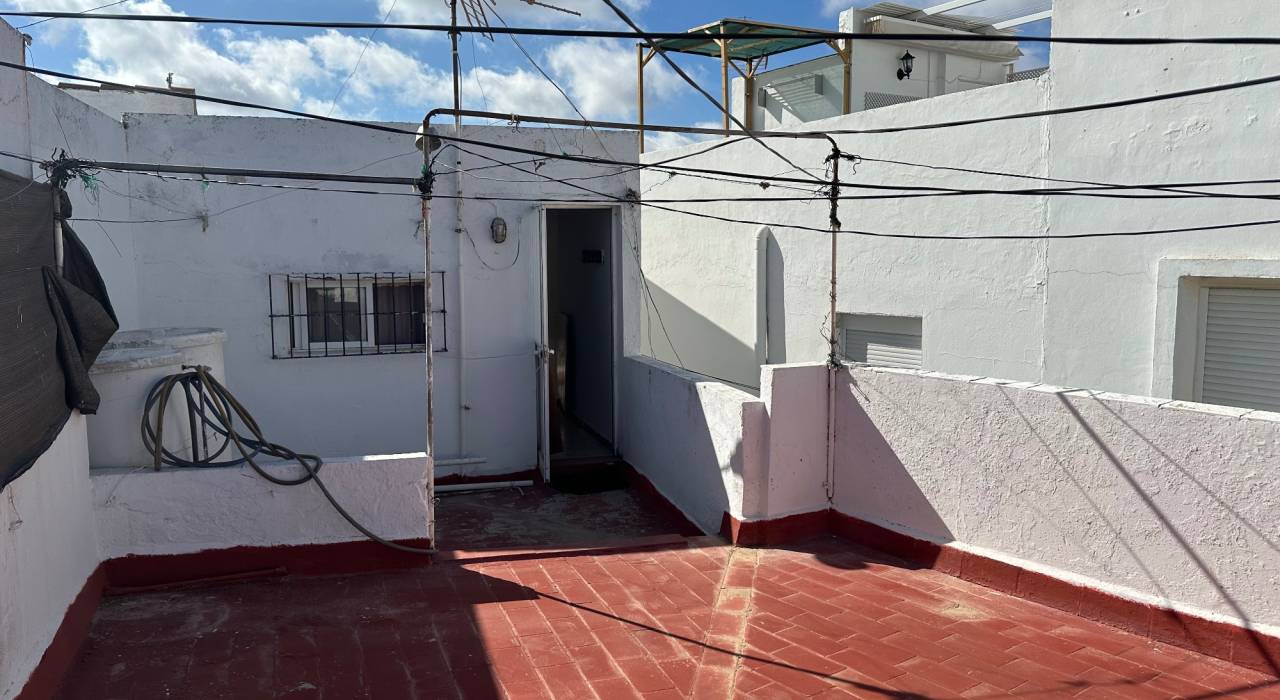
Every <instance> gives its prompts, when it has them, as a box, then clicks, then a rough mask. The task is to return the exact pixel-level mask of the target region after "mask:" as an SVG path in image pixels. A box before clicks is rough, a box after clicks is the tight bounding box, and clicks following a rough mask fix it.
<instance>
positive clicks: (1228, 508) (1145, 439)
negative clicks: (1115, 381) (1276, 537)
mask: <svg viewBox="0 0 1280 700" xmlns="http://www.w3.org/2000/svg"><path fill="white" fill-rule="evenodd" d="M1090 398H1092V399H1093V400H1094V401H1095V402H1096V403H1097V404H1098V405H1099V406H1101V407H1102V409H1103V410H1104V411H1106V412H1107V413H1110V414H1111V415H1112V416H1113V417H1114V418H1115V419H1116V420H1117V421H1119V422H1120V423H1121V424H1122V425H1124V427H1126V428H1128V429H1129V430H1131V431H1133V434H1134V435H1137V436H1138V439H1139V440H1142V441H1143V442H1145V443H1146V444H1147V447H1150V448H1151V449H1152V450H1153V451H1154V452H1155V453H1156V454H1158V455H1160V457H1161V458H1162V459H1164V460H1165V461H1166V462H1168V463H1169V464H1172V465H1173V466H1174V468H1175V469H1177V470H1178V471H1180V472H1182V475H1183V476H1185V477H1187V479H1188V480H1189V481H1191V483H1193V484H1195V485H1196V486H1198V487H1200V490H1201V491H1204V492H1205V493H1206V494H1208V496H1209V498H1212V499H1213V501H1214V502H1215V503H1217V504H1218V506H1219V507H1221V508H1222V509H1223V510H1225V511H1227V512H1228V513H1230V514H1231V516H1232V517H1233V518H1235V519H1236V520H1237V521H1239V522H1240V524H1241V525H1244V526H1245V528H1247V529H1248V530H1249V532H1252V533H1253V534H1254V535H1257V537H1258V539H1260V540H1262V541H1263V542H1266V543H1267V546H1268V547H1270V548H1271V549H1272V550H1274V551H1276V552H1280V543H1276V542H1274V541H1273V540H1272V539H1271V538H1270V537H1268V536H1267V534H1266V533H1264V532H1262V530H1261V529H1259V528H1258V527H1257V526H1256V525H1254V524H1253V523H1252V522H1251V521H1249V520H1248V519H1246V518H1245V517H1244V516H1243V515H1240V513H1238V512H1237V511H1236V510H1235V509H1234V508H1232V507H1231V504H1229V503H1227V502H1226V500H1224V499H1223V498H1222V497H1221V496H1219V495H1218V494H1217V493H1215V492H1214V491H1213V490H1212V489H1210V488H1209V487H1208V486H1205V485H1204V483H1203V482H1201V481H1200V480H1199V479H1197V478H1196V476H1195V474H1192V473H1191V472H1190V471H1189V470H1188V469H1187V468H1186V467H1184V466H1182V464H1181V463H1180V462H1178V460H1176V459H1174V458H1173V457H1171V456H1170V455H1169V454H1168V453H1167V452H1165V451H1164V450H1162V449H1160V447H1159V446H1158V445H1156V444H1155V443H1154V442H1152V441H1151V439H1150V438H1148V437H1147V436H1146V435H1143V434H1142V432H1141V431H1139V430H1138V429H1137V428H1135V427H1133V425H1132V424H1130V423H1129V421H1126V420H1125V419H1124V418H1123V417H1121V415H1120V414H1119V413H1117V412H1116V411H1115V409H1113V408H1111V407H1110V406H1108V405H1107V402H1105V401H1102V400H1101V399H1098V398H1097V397H1090Z"/></svg>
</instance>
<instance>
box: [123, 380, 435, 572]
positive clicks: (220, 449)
mask: <svg viewBox="0 0 1280 700" xmlns="http://www.w3.org/2000/svg"><path fill="white" fill-rule="evenodd" d="M182 369H183V371H182V372H179V373H178V374H171V375H169V376H167V377H164V378H163V379H161V380H160V381H158V382H156V383H155V385H154V386H152V387H151V391H150V393H148V394H147V401H146V404H145V405H144V407H143V410H142V444H143V445H145V446H146V448H147V451H148V452H150V453H151V454H152V456H153V457H154V458H155V462H154V466H155V468H156V469H157V470H159V469H160V468H161V467H164V466H170V467H191V468H211V467H234V466H239V465H241V464H248V465H249V466H250V467H251V468H252V469H253V470H254V471H255V472H257V473H258V476H261V477H262V478H264V479H266V480H267V481H270V482H271V483H273V484H278V485H280V486H299V485H302V484H305V483H307V482H314V483H315V485H316V486H317V487H318V488H319V489H320V493H323V494H324V497H325V498H326V499H328V501H329V503H330V504H331V505H332V506H333V509H334V510H336V511H337V512H338V515H341V516H342V517H343V519H344V520H346V521H347V522H348V523H351V526H352V527H354V528H355V529H356V530H359V531H360V533H361V534H362V535H364V536H365V537H368V538H369V539H370V540H373V541H374V542H377V543H378V544H382V545H386V546H387V547H390V548H392V549H396V550H399V551H401V552H409V553H412V554H434V553H435V550H434V549H424V548H420V547H410V546H407V545H403V544H399V543H397V542H392V541H391V540H388V539H386V538H383V537H379V536H378V535H376V534H374V533H373V532H372V531H370V530H369V528H367V527H365V526H364V525H362V524H360V522H359V521H357V520H356V519H355V518H354V517H353V516H352V515H351V514H350V513H348V512H347V510H346V509H345V508H343V507H342V505H341V504H339V503H338V500H337V499H336V498H334V497H333V494H332V493H330V492H329V489H328V488H327V487H326V486H325V485H324V482H323V481H321V479H320V467H321V466H322V465H323V462H322V461H321V460H320V458H319V457H317V456H316V455H308V454H299V453H297V452H294V451H293V450H291V449H289V448H287V447H285V446H284V445H278V444H276V443H274V442H271V441H270V440H267V438H266V437H265V436H264V435H263V434H262V428H261V427H260V426H259V425H258V422H257V421H256V420H254V418H253V416H252V415H251V414H250V413H249V411H248V409H246V408H245V407H244V405H243V404H241V403H240V402H239V401H238V400H237V399H236V397H235V396H233V395H232V394H231V392H230V391H228V390H227V388H226V387H225V386H223V385H222V384H221V383H220V382H218V380H217V379H215V378H214V376H213V375H212V374H210V373H209V368H208V367H205V366H203V365H195V366H192V365H183V366H182ZM177 387H182V392H183V394H184V395H185V397H186V399H187V423H188V425H189V426H190V427H191V459H183V458H182V457H180V456H178V455H176V454H174V453H173V452H171V451H170V450H168V449H167V448H165V446H164V416H165V411H166V410H167V409H168V407H169V400H170V397H171V396H172V395H173V391H174V389H175V388H177ZM153 418H154V423H153V422H152V421H153ZM237 419H238V420H239V421H240V424H241V425H243V426H244V428H245V429H246V430H247V431H248V432H249V434H250V436H251V437H246V436H243V435H241V434H240V433H239V432H238V431H237V430H236V429H235V421H236V420H237ZM210 431H212V432H213V433H215V434H216V435H218V436H219V437H220V438H221V440H222V442H221V444H220V445H218V446H217V447H216V449H214V450H212V451H211V450H210V448H209V432H210ZM217 439H218V438H214V440H215V441H216V440H217ZM231 445H235V448H236V451H238V452H239V453H240V456H239V457H235V458H231V457H228V458H227V459H223V460H222V461H218V458H219V457H220V456H221V455H222V454H223V453H224V452H226V451H227V448H228V447H229V446H231ZM263 455H265V456H267V457H274V458H276V459H282V460H292V461H294V462H297V463H298V465H299V466H300V467H302V470H303V472H304V473H303V474H302V475H301V476H298V477H296V478H282V477H279V476H276V475H274V474H272V473H270V472H268V471H267V470H265V469H263V468H262V466H261V465H259V464H258V462H257V458H259V457H260V456H263Z"/></svg>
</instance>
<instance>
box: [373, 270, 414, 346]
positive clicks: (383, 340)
mask: <svg viewBox="0 0 1280 700" xmlns="http://www.w3.org/2000/svg"><path fill="white" fill-rule="evenodd" d="M424 292H425V287H424V286H423V283H422V282H414V283H412V284H379V285H376V286H374V288H373V313H374V324H373V325H374V337H375V339H376V340H375V342H377V344H378V345H422V344H424V343H426V342H427V332H426V328H425V327H424V325H423V324H424V322H423V320H422V309H423V303H424V299H423V293H424Z"/></svg>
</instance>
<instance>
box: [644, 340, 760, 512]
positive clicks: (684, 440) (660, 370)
mask: <svg viewBox="0 0 1280 700" xmlns="http://www.w3.org/2000/svg"><path fill="white" fill-rule="evenodd" d="M621 385H622V387H621V388H622V392H621V397H620V398H621V402H620V403H621V417H622V420H621V421H619V424H620V427H621V429H620V430H619V435H618V446H619V449H620V451H621V453H622V456H623V457H624V458H625V459H626V460H627V462H628V463H629V464H630V465H631V466H633V467H635V469H636V471H638V472H640V474H642V475H643V476H644V477H645V478H647V479H648V480H649V481H650V482H651V483H652V484H653V486H654V487H655V488H656V489H657V490H658V491H659V492H660V493H661V494H662V495H663V497H665V498H666V499H667V500H668V501H670V502H671V503H672V504H674V505H675V506H676V507H677V508H679V509H680V511H681V512H683V513H684V515H685V517H687V518H689V519H690V520H691V521H693V522H694V523H695V524H696V525H698V527H701V528H702V529H703V530H704V531H706V532H718V531H719V530H720V525H721V520H722V519H723V518H724V514H725V513H729V514H730V515H733V516H734V517H737V518H741V517H742V514H743V509H744V502H746V503H747V504H751V503H753V502H755V501H757V500H758V498H759V494H758V489H759V486H760V484H761V483H762V481H763V480H765V479H767V476H766V475H765V474H764V473H763V471H762V467H763V464H764V461H765V454H764V443H763V440H764V438H765V427H764V403H763V402H761V401H760V399H758V398H756V397H755V396H752V395H751V394H748V393H747V392H745V391H743V390H741V389H738V388H735V387H732V386H729V385H727V384H723V383H720V382H718V381H716V380H713V379H708V378H707V377H704V376H702V375H700V374H695V373H693V372H688V371H685V370H682V369H679V368H677V367H672V366H671V365H668V364H666V363H664V362H659V361H657V360H653V359H650V358H647V357H628V358H625V359H624V360H623V362H622V372H621ZM747 507H748V508H750V507H751V506H750V505H748V506H747Z"/></svg>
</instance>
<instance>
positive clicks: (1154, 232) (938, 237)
mask: <svg viewBox="0 0 1280 700" xmlns="http://www.w3.org/2000/svg"><path fill="white" fill-rule="evenodd" d="M458 150H460V151H462V152H463V153H467V154H468V155H472V156H475V157H477V158H482V159H484V160H488V161H491V162H495V163H501V162H502V161H499V160H498V159H496V158H492V157H490V156H486V155H484V154H481V153H477V152H475V151H471V150H468V149H465V148H462V147H459V148H458ZM507 167H511V168H512V169H514V170H518V171H521V172H524V173H527V174H529V175H534V176H537V177H540V178H543V179H545V180H548V181H550V182H560V181H559V180H557V179H556V178H554V177H552V176H550V175H545V174H543V173H540V172H537V171H534V170H529V169H528V168H521V167H517V166H512V165H509V164H507ZM562 184H566V185H569V186H570V187H572V188H574V189H577V190H581V191H583V192H587V193H589V194H593V195H596V196H598V197H604V198H608V199H613V200H615V201H619V202H630V203H634V204H638V205H640V206H643V207H650V208H652V209H657V210H659V211H666V212H670V213H674V214H682V215H685V216H692V217H695V218H700V219H709V220H712V221H720V222H724V223H731V224H744V225H748V226H755V227H764V226H767V227H769V228H773V229H790V230H794V231H809V232H813V233H824V234H829V233H837V234H845V235H853V236H864V237H870V238H901V239H911V240H934V241H944V240H945V241H955V240H960V241H980V240H991V241H994V240H1001V241H1016V240H1059V239H1061V240H1071V239H1085V238H1124V237H1143V236H1160V235H1167V234H1173V233H1191V232H1197V231H1222V230H1231V229H1241V228H1256V227H1260V226H1274V225H1278V224H1280V219H1264V220H1257V221H1242V222H1233V223H1227V224H1209V225H1205V226H1184V227H1178V228H1164V229H1149V230H1141V231H1100V232H1088V233H1069V234H972V235H958V234H955V235H953V234H913V233H889V232H881V231H866V230H857V229H836V230H834V231H833V230H832V229H830V228H821V227H817V226H804V225H799V224H787V223H780V222H768V221H755V220H751V219H738V218H734V217H728V216H719V215H716V214H707V213H705V212H693V211H687V210H683V209H675V208H673V207H669V206H666V205H661V204H655V203H653V202H646V201H644V200H625V199H620V198H618V197H615V196H613V195H610V194H608V193H605V192H600V191H598V190H594V189H591V188H589V187H586V186H583V185H578V184H575V183H562ZM842 186H843V185H842Z"/></svg>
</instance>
